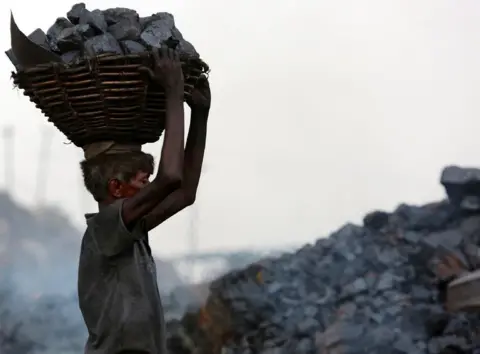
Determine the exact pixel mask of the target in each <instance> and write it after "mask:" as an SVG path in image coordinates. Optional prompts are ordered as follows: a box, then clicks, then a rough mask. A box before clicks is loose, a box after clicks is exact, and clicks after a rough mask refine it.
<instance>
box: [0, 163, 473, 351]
mask: <svg viewBox="0 0 480 354" xmlns="http://www.w3.org/2000/svg"><path fill="white" fill-rule="evenodd" d="M441 182H442V184H443V185H444V186H445V188H446V191H447V195H448V200H445V201H440V202H437V203H431V204H428V205H424V206H409V205H400V206H399V207H398V208H397V209H396V210H395V211H393V212H384V211H375V212H372V213H370V214H368V215H367V216H365V218H364V221H363V225H362V226H358V225H352V224H347V225H345V226H343V227H341V228H340V229H339V230H338V231H336V232H334V233H333V234H332V235H330V237H328V238H323V239H319V240H318V241H317V242H316V243H315V244H312V245H306V246H304V247H303V248H301V249H299V250H298V251H296V252H294V253H291V254H284V255H283V256H281V257H277V258H270V259H263V260H261V261H259V262H257V263H254V264H251V265H250V266H248V267H246V268H245V269H242V270H239V271H234V272H230V273H228V274H226V275H225V276H223V277H221V278H219V279H217V280H216V281H214V282H213V283H211V284H209V285H208V286H206V285H205V286H198V287H197V288H195V289H189V290H188V292H189V293H190V295H192V294H193V296H194V295H195V294H197V295H199V298H201V297H202V296H206V295H207V294H209V295H208V297H207V301H206V302H205V303H204V304H202V305H201V308H200V309H198V307H196V308H193V309H192V310H191V311H189V312H187V313H186V314H185V315H184V316H183V317H182V318H179V319H172V320H170V321H169V323H168V330H169V347H170V352H171V353H174V354H187V353H188V354H193V353H195V354H256V353H259V354H291V353H295V354H357V353H358V354H360V353H362V354H364V353H369V354H376V353H377V354H404V353H409V354H454V353H468V354H474V353H476V352H478V349H480V347H478V338H477V337H478V335H477V332H478V328H480V316H479V315H478V314H475V313H450V312H448V311H447V310H446V308H445V297H446V285H447V284H448V282H449V281H451V280H452V278H454V277H455V276H458V275H459V274H461V273H462V272H465V271H468V270H473V269H476V268H479V265H480V247H479V246H480V170H469V169H459V168H455V167H451V168H447V169H445V170H444V171H443V174H442V179H441ZM200 295H201V296H200ZM194 298H195V296H194ZM0 302H1V298H0ZM166 302H167V308H168V302H169V299H168V298H166ZM47 307H48V306H47ZM0 308H1V306H0ZM55 312H56V313H57V315H55V314H52V316H56V317H57V321H60V322H62V321H64V320H62V317H59V316H58V311H55ZM10 316H12V314H11V313H10ZM1 318H2V316H1V315H0V349H2V340H3V343H7V344H8V343H10V342H11V341H12V340H11V339H10V337H8V335H6V334H5V333H3V334H2V330H3V329H4V328H5V326H4V325H3V323H2V322H1ZM52 321H53V320H51V319H50V320H48V321H47V322H45V320H44V323H50V322H52ZM67 323H68V322H67ZM80 323H81V322H80ZM63 327H64V328H74V325H73V324H72V325H71V326H70V327H69V325H64V326H63ZM9 328H11V329H10V330H9V332H8V333H10V334H11V333H14V334H15V333H19V334H22V333H23V332H22V331H21V329H16V328H12V327H9ZM4 332H5V331H4ZM8 333H7V334H8ZM58 333H60V332H58ZM72 333H74V334H75V335H76V336H77V337H78V338H80V339H81V340H79V343H80V342H82V341H83V338H82V336H83V334H82V333H80V332H78V330H72V332H71V334H70V336H67V337H68V340H67V342H68V341H70V342H73V341H74V338H73V337H74V335H72ZM2 335H3V337H2ZM62 335H63V336H64V337H65V333H64V334H62ZM59 336H60V334H59ZM2 338H3V339H2ZM17 338H18V336H17ZM59 338H61V337H59ZM9 341H10V342H9ZM29 341H30V342H31V341H32V337H25V338H24V339H23V342H21V341H20V342H21V343H20V344H22V343H23V347H20V346H19V344H18V343H17V348H22V350H21V351H20V349H18V350H17V351H10V352H9V351H5V350H3V351H1V352H2V353H6V354H10V353H15V354H40V353H42V354H69V353H80V352H81V351H78V350H73V349H72V350H71V351H65V349H62V350H61V351H59V349H54V350H53V351H52V349H49V350H50V351H47V350H46V349H45V350H43V351H41V349H38V347H37V349H35V350H33V349H29V348H28V345H29V343H30V342H29ZM476 343H477V344H476ZM4 347H5V346H4ZM66 347H67V346H64V347H63V348H66Z"/></svg>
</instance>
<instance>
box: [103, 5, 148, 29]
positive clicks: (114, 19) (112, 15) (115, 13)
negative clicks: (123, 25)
mask: <svg viewBox="0 0 480 354" xmlns="http://www.w3.org/2000/svg"><path fill="white" fill-rule="evenodd" d="M103 15H104V16H105V20H106V21H107V24H108V25H109V26H111V25H114V24H116V23H118V22H120V21H121V20H122V19H125V18H132V17H133V18H136V19H137V20H138V19H139V16H138V13H137V11H135V10H132V9H127V8H124V7H115V8H111V9H107V10H105V11H103Z"/></svg>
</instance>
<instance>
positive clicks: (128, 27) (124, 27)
mask: <svg viewBox="0 0 480 354" xmlns="http://www.w3.org/2000/svg"><path fill="white" fill-rule="evenodd" d="M108 32H110V33H111V34H112V35H113V36H114V37H115V39H116V40H119V41H122V40H127V39H130V40H136V39H139V38H140V33H141V32H142V29H141V27H140V22H138V20H137V19H136V18H134V17H126V18H123V19H121V20H120V21H119V22H117V23H116V24H114V25H112V26H110V27H109V28H108Z"/></svg>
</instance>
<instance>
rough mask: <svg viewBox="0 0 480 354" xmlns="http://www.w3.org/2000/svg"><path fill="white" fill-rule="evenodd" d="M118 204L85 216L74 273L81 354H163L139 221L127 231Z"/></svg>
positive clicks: (151, 268)
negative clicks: (82, 331)
mask: <svg viewBox="0 0 480 354" xmlns="http://www.w3.org/2000/svg"><path fill="white" fill-rule="evenodd" d="M122 202H123V200H118V201H116V202H115V203H113V204H111V205H109V206H107V207H105V208H102V209H101V210H100V212H99V213H96V214H88V215H86V218H87V230H86V231H85V235H84V236H83V240H82V247H81V253H80V264H79V271H78V297H79V302H80V310H81V311H82V314H83V318H84V320H85V324H86V325H87V328H88V334H89V336H88V340H87V344H86V346H85V354H120V353H125V354H126V353H131V354H134V353H138V354H166V353H167V351H166V349H165V322H164V318H163V309H162V304H161V301H160V294H159V291H158V286H157V280H156V269H155V262H154V260H153V258H152V255H151V250H150V246H149V244H148V233H147V231H146V229H145V226H144V223H143V222H139V223H137V224H136V226H135V228H134V229H133V230H131V231H129V230H128V229H127V228H126V227H125V225H124V223H123V220H122V216H121V210H122Z"/></svg>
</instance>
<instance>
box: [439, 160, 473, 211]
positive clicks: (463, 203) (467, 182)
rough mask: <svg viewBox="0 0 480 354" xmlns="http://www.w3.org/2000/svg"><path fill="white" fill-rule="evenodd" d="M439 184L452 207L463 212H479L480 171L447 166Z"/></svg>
mask: <svg viewBox="0 0 480 354" xmlns="http://www.w3.org/2000/svg"><path fill="white" fill-rule="evenodd" d="M440 183H441V184H442V185H443V186H444V187H445V190H446V192H447V195H448V199H449V200H450V202H451V203H452V204H453V205H455V206H456V207H458V208H459V209H461V210H464V211H470V212H472V211H474V212H479V211H480V169H477V168H461V167H458V166H448V167H446V168H445V169H444V170H443V171H442V176H441V178H440Z"/></svg>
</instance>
